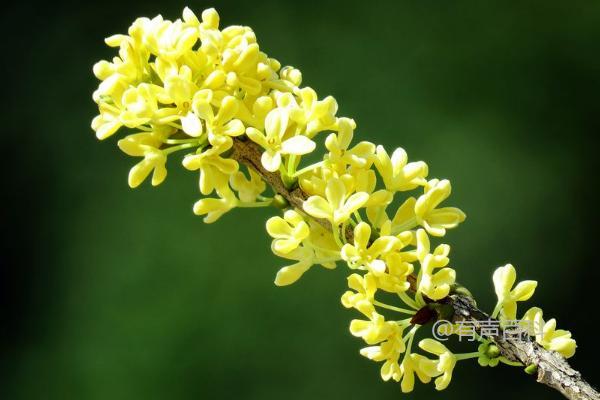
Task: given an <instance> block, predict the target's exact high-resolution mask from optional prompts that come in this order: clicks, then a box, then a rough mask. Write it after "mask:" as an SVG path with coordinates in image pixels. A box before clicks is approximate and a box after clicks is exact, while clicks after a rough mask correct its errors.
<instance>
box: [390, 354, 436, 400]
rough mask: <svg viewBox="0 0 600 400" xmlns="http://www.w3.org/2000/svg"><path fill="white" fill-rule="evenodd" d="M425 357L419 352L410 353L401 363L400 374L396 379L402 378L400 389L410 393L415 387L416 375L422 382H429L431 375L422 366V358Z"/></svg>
mask: <svg viewBox="0 0 600 400" xmlns="http://www.w3.org/2000/svg"><path fill="white" fill-rule="evenodd" d="M424 358H425V357H423V356H421V355H419V354H414V353H411V354H408V355H406V356H405V357H404V359H403V360H402V364H400V374H399V375H400V376H399V377H398V379H396V380H401V382H400V389H401V390H402V393H410V392H412V391H413V389H414V388H415V375H417V377H418V378H419V380H420V381H421V382H422V383H429V382H430V381H431V377H430V376H429V375H427V374H426V373H425V371H424V370H423V368H422V367H421V360H422V359H424Z"/></svg>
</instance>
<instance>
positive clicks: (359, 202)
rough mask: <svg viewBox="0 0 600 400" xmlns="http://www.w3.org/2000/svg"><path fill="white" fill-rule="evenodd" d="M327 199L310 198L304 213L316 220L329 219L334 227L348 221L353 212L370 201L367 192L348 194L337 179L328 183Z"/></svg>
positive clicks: (326, 189)
mask: <svg viewBox="0 0 600 400" xmlns="http://www.w3.org/2000/svg"><path fill="white" fill-rule="evenodd" d="M325 197H326V198H323V197H321V196H311V197H309V198H308V199H307V200H306V201H305V202H304V211H306V212H307V213H308V214H310V215H312V216H313V217H315V218H323V219H327V220H329V221H330V222H331V223H332V224H333V225H334V226H338V225H340V224H341V223H342V222H345V221H347V220H348V219H349V218H350V216H351V214H352V213H353V212H355V211H357V210H358V209H359V208H361V207H362V206H363V205H364V204H365V203H366V202H367V201H368V200H369V195H368V194H367V193H365V192H358V193H352V194H350V193H348V191H347V189H346V186H345V185H344V183H343V182H342V181H341V180H340V179H336V178H332V179H330V180H329V181H328V182H327V186H326V188H325Z"/></svg>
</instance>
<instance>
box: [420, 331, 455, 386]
mask: <svg viewBox="0 0 600 400" xmlns="http://www.w3.org/2000/svg"><path fill="white" fill-rule="evenodd" d="M419 347H420V348H421V349H423V350H425V351H427V352H429V353H432V354H435V355H436V356H438V359H437V360H429V359H427V358H424V359H421V360H420V362H419V366H420V368H421V369H422V370H423V371H424V372H425V373H426V374H427V375H429V376H430V377H432V378H434V377H437V378H436V379H435V388H436V390H444V389H446V388H447V387H448V385H449V384H450V380H451V379H452V371H454V367H455V366H456V361H457V359H456V356H455V355H454V354H453V353H452V352H451V351H450V350H448V349H447V348H446V346H444V345H443V344H441V343H440V342H438V341H437V340H433V339H429V338H427V339H423V340H421V341H420V342H419Z"/></svg>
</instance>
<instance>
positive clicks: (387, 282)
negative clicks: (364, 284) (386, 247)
mask: <svg viewBox="0 0 600 400" xmlns="http://www.w3.org/2000/svg"><path fill="white" fill-rule="evenodd" d="M385 264H386V266H387V270H386V272H384V273H382V274H378V275H376V276H375V279H376V281H377V287H378V288H380V289H381V290H384V291H386V292H390V293H402V292H406V291H407V290H408V289H410V282H409V281H408V277H409V276H410V275H411V274H412V272H413V271H414V267H413V265H412V264H411V263H409V262H407V261H406V260H405V258H404V257H403V256H402V254H401V253H399V252H393V253H390V254H388V255H387V256H386V257H385Z"/></svg>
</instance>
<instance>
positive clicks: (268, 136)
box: [246, 108, 316, 172]
mask: <svg viewBox="0 0 600 400" xmlns="http://www.w3.org/2000/svg"><path fill="white" fill-rule="evenodd" d="M288 122H289V116H288V112H287V110H285V109H282V108H276V109H274V110H272V111H270V112H269V114H267V118H266V119H265V133H264V134H263V133H262V132H261V131H259V130H258V129H256V128H252V127H250V128H248V129H247V130H246V135H248V137H249V138H250V139H251V140H252V141H254V142H256V143H258V144H259V145H260V146H261V147H262V148H264V149H265V152H264V153H263V154H262V159H261V161H262V164H263V167H265V169H266V170H267V171H271V172H273V171H277V170H278V169H279V166H280V165H281V156H282V155H288V154H291V155H302V154H307V153H310V152H311V151H313V150H314V149H315V146H316V145H315V142H313V141H312V140H310V139H309V138H307V137H306V136H302V135H299V136H293V137H290V138H289V139H284V136H285V134H286V130H287V128H288Z"/></svg>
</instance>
